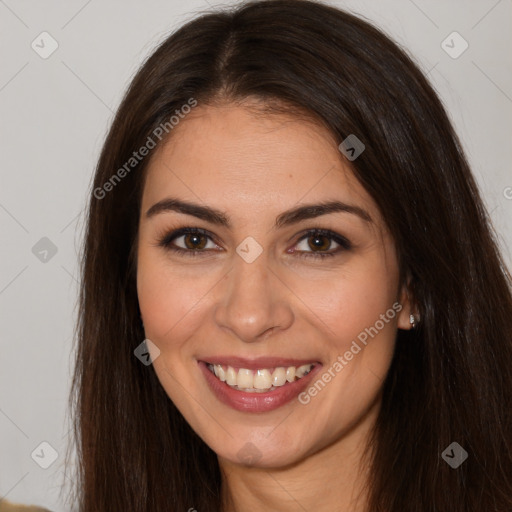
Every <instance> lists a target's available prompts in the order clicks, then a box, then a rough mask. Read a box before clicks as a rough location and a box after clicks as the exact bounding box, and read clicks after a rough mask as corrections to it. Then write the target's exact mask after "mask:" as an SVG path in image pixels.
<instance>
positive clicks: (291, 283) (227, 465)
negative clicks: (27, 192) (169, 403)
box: [137, 102, 412, 512]
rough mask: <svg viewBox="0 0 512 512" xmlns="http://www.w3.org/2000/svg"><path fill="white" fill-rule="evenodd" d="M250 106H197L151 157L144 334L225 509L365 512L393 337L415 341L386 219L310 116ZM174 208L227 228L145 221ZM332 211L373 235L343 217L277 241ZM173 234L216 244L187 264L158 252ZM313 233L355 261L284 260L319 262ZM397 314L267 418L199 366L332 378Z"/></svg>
mask: <svg viewBox="0 0 512 512" xmlns="http://www.w3.org/2000/svg"><path fill="white" fill-rule="evenodd" d="M249 106H254V105H250V104H249V103H248V102H246V104H241V105H234V104H225V105H221V106H204V105H203V106H201V105H199V106H198V107H196V108H195V109H194V110H193V111H192V113H191V114H189V115H188V116H187V117H186V118H185V119H184V120H182V121H181V122H180V124H179V125H178V126H177V127H175V128H174V130H173V132H172V137H170V138H169V140H168V142H167V143H166V144H165V145H164V146H161V147H160V148H158V149H156V150H155V153H154V154H153V155H152V160H151V162H150V165H149V167H148V170H147V176H146V181H145V184H144V190H143V198H142V207H141V215H140V233H139V240H138V261H137V263H138V266H137V288H138V297H139V304H140V309H141V314H142V318H143V322H144V328H145V332H146V337H147V338H149V339H150V340H151V341H152V342H153V343H154V344H155V346H157V347H158V349H159V350H160V353H159V355H158V357H155V358H154V362H153V367H154V370H155V372H156V374H157V376H158V378H159V380H160V382H161V384H162V386H163V388H164V389H165V391H166V393H167V394H168V396H169V397H170V399H171V400H173V402H174V403H175V404H176V406H177V407H178V409H179V410H180V411H181V413H182V414H183V416H184V417H185V418H186V420H187V421H188V422H189V424H190V425H191V426H192V428H193V429H194V430H195V431H196V432H197V433H198V434H199V435H200V436H201V437H202V439H203V440H204V441H205V442H206V443H207V444H208V445H209V446H210V447H211V448H212V449H213V450H214V451H215V452H216V453H217V455H218V459H219V464H220V467H221V470H222V472H223V497H224V502H225V507H224V508H225V510H228V511H235V510H236V511H241V510H272V511H281V510H290V509H292V508H293V509H294V510H300V509H301V508H300V507H303V509H305V510H315V511H319V512H322V511H327V510H328V511H332V510H337V511H349V510H350V511H351V512H354V511H359V510H360V511H362V510H364V498H365V493H364V488H363V486H364V484H365V482H366V476H367V458H364V455H365V454H366V453H367V451H366V449H365V442H366V440H367V438H368V433H369V431H370V429H371V427H372V426H373V424H374V422H375V419H376V416H377V413H378V410H379V406H380V400H381V389H382V384H383V379H384V378H385V376H386V373H387V371H388V369H389V365H390V362H391V357H392V352H393V348H394V344H395V338H396V333H397V329H398V328H401V329H409V328H410V324H409V314H410V313H411V312H412V311H411V304H410V303H409V301H408V299H407V291H406V290H405V289H404V288H400V286H399V268H398V263H397V256H396V253H395V248H394V244H393V240H392V238H391V236H390V234H389V233H388V230H387V228H386V225H385V222H384V220H383V219H382V217H381V215H380V213H379V211H378V209H377V206H376V204H375V202H374V201H373V200H372V198H371V197H370V196H369V195H368V194H367V192H366V191H365V190H364V188H363V187H362V186H361V185H360V184H359V182H358V181H357V180H356V179H355V177H354V175H353V173H352V171H351V170H350V166H349V162H348V161H347V160H345V159H344V157H343V156H342V154H341V153H340V151H339V150H338V148H337V143H336V141H335V140H334V139H333V137H332V136H331V135H330V133H329V132H328V131H327V130H326V129H325V128H324V127H321V126H318V125H316V124H314V123H313V122H308V121H305V120H304V119H299V118H293V117H290V116H285V115H283V114H279V115H277V114H272V115H261V113H260V114H259V115H257V114H256V113H255V111H254V109H250V108H248V107H249ZM338 143H339V142H338ZM170 196H172V197H174V198H178V199H181V200H187V201H192V202H195V203H199V204H202V205H207V206H210V207H214V208H216V209H218V210H221V211H222V212H224V213H225V215H227V216H229V218H230V220H231V222H232V228H231V229H227V228H226V227H222V226H218V225H215V224H211V223H209V222H207V221H205V220H201V219H198V218H196V217H194V216H191V215H186V214H183V213H178V212H175V211H166V212H161V213H158V214H156V215H153V216H150V217H147V216H146V212H147V211H148V210H149V209H150V207H151V206H152V205H154V204H155V203H157V202H159V201H161V200H162V199H164V198H166V197H170ZM327 200H340V201H343V202H346V203H349V204H351V205H356V206H358V207H359V208H362V209H364V210H365V211H366V212H367V213H368V214H369V216H370V217H371V222H367V221H365V220H363V219H361V218H360V217H358V216H357V215H354V214H351V213H346V212H336V213H330V214H327V215H323V216H320V217H317V218H313V219H308V220H303V221H301V222H299V223H298V224H296V225H291V226H287V227H282V228H277V229H275V228H273V226H274V222H275V218H276V217H277V216H278V215H279V214H281V213H282V212H284V211H285V210H288V209H290V208H294V207H297V206H298V205H302V204H306V203H307V204H309V203H320V202H322V201H327ZM181 227H193V228H203V229H205V230H207V231H209V232H210V233H211V234H212V238H213V239H211V238H208V237H206V238H203V237H201V236H200V238H199V245H200V246H201V247H204V248H203V249H202V250H203V253H201V254H199V255H197V256H195V257H194V256H188V255H186V254H185V255H181V254H176V253H173V252H172V251H170V250H169V249H166V248H164V247H162V246H160V245H159V240H160V239H161V238H162V237H163V236H164V235H165V234H167V233H169V232H172V231H173V230H175V229H178V228H181ZM312 228H322V229H328V230H332V231H334V232H335V233H338V234H340V235H342V236H344V237H346V238H347V239H348V240H350V242H351V244H352V248H351V249H349V250H342V251H341V252H339V253H337V254H336V255H335V256H333V257H325V258H319V257H316V258H315V257H301V256H300V253H298V252H295V253H294V252H287V250H289V249H293V248H295V250H296V251H303V252H308V254H310V255H311V254H313V255H314V254H315V250H316V251H319V249H317V248H316V247H315V246H314V245H311V244H309V245H308V240H309V241H311V239H312V238H314V237H309V238H307V237H306V238H303V236H304V231H305V230H308V229H312ZM248 236H251V237H253V238H254V239H255V240H256V241H257V242H258V243H259V244H260V246H261V247H262V248H263V252H262V253H261V254H260V256H259V257H258V258H256V260H255V261H253V262H252V263H247V262H246V261H245V260H244V259H242V258H241V257H240V256H239V255H238V254H237V252H236V248H237V246H238V245H239V244H240V243H241V242H242V241H243V240H244V239H245V238H246V237H248ZM192 238H193V235H192ZM186 241H187V236H185V237H183V236H181V237H178V238H176V239H174V241H173V243H174V244H175V245H176V246H178V247H181V248H186V247H194V245H193V244H194V242H195V243H196V244H197V243H198V242H197V240H192V245H191V241H190V235H189V236H188V243H189V245H188V246H187V245H185V243H186ZM321 242H322V243H323V244H324V245H323V246H322V247H323V249H321V250H323V251H324V252H329V251H330V252H333V251H335V250H336V249H337V248H338V247H339V246H338V244H337V243H336V242H335V241H333V240H332V239H330V238H321ZM201 244H203V245H201ZM205 244H206V245H205ZM189 250H190V249H189ZM321 250H320V251H321ZM397 302H399V303H400V304H401V305H402V310H401V311H400V313H398V314H397V315H396V316H395V318H393V319H391V320H389V321H388V322H387V323H385V325H384V327H383V328H382V329H381V330H380V331H379V332H378V334H377V335H376V336H374V337H373V338H369V342H368V344H367V345H366V346H365V347H363V350H361V351H360V352H359V353H357V355H355V356H354V357H353V359H352V360H350V361H349V362H347V364H346V366H344V367H343V370H342V371H339V372H338V373H336V376H335V378H333V379H332V380H331V382H329V383H328V384H327V385H326V386H325V387H324V388H323V389H322V390H321V392H319V393H318V394H317V395H316V396H315V397H313V398H311V400H310V402H309V403H308V404H306V405H303V404H301V403H299V402H298V401H297V400H293V401H292V402H290V403H288V404H286V405H284V406H282V407H280V408H278V409H276V410H274V411H270V412H265V413H247V412H240V411H237V410H234V409H232V408H231V407H229V406H227V405H225V404H223V403H221V402H220V401H219V400H218V399H217V398H216V396H215V395H214V394H213V393H212V392H211V391H210V389H209V387H208V385H207V383H206V381H205V379H204V376H203V374H202V372H201V371H200V369H199V368H198V365H197V360H198V359H202V358H205V357H206V356H208V355H209V356H212V355H236V356H240V357H246V358H254V357H258V356H275V357H293V358H300V359H307V360H311V361H320V362H321V363H322V364H323V365H324V368H325V369H327V368H329V367H330V366H331V365H332V363H333V362H334V361H336V359H337V358H338V356H340V355H343V354H345V353H346V352H347V350H349V349H350V346H351V344H352V341H353V340H355V339H357V336H358V334H360V333H361V332H362V331H364V329H365V328H367V327H370V326H374V325H375V323H376V321H377V320H379V318H381V317H380V315H382V314H384V313H386V311H387V310H389V309H390V308H391V307H392V305H393V304H394V303H397ZM153 354H154V355H155V356H156V355H157V354H156V352H153ZM246 443H251V445H250V446H251V448H252V449H253V450H255V453H256V454H257V456H256V457H255V458H254V459H255V460H254V462H253V463H252V464H245V463H243V462H242V461H241V458H240V457H241V456H240V453H244V452H243V450H244V449H245V450H247V449H248V448H247V447H246V448H243V447H244V446H247V445H246ZM240 450H242V452H240ZM299 505H300V506H299Z"/></svg>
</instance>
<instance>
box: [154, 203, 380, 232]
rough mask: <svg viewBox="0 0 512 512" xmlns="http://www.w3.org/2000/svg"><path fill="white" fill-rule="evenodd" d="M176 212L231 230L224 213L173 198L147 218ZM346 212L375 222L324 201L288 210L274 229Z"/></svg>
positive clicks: (351, 207)
mask: <svg viewBox="0 0 512 512" xmlns="http://www.w3.org/2000/svg"><path fill="white" fill-rule="evenodd" d="M170 211H175V212H178V213H182V214H185V215H191V216H193V217H197V218H198V219H201V220H205V221H207V222H210V223H211V224H216V225H218V226H223V227H226V228H227V229H231V221H230V219H229V217H228V216H227V215H226V214H225V213H224V212H222V211H220V210H217V209H215V208H212V207H210V206H202V205H199V204H197V203H192V202H189V201H183V200H180V199H175V198H172V197H167V198H165V199H162V200H161V201H158V203H155V204H154V205H153V206H152V207H151V208H149V210H148V211H147V212H146V217H147V218H151V217H154V216H155V215H157V214H159V213H165V212H170ZM337 212H344V213H350V214H352V215H357V216H358V217H360V218H361V219H362V220H364V221H365V222H367V223H372V222H373V220H372V218H371V217H370V215H369V213H368V212H367V211H366V210H364V209H362V208H360V207H359V206H355V205H351V204H347V203H343V202H341V201H324V202H322V203H318V204H306V205H301V206H298V207H296V208H292V209H290V210H287V211H285V212H283V213H281V214H280V215H278V217H277V218H276V221H275V225H274V229H275V228H281V227H285V226H290V225H293V224H297V223H299V222H301V221H303V220H307V219H313V218H316V217H320V216H322V215H327V214H329V213H337Z"/></svg>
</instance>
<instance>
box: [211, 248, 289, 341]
mask: <svg viewBox="0 0 512 512" xmlns="http://www.w3.org/2000/svg"><path fill="white" fill-rule="evenodd" d="M264 255H265V253H263V254H262V255H260V256H259V257H258V258H257V259H256V261H253V262H252V263H247V262H246V261H244V260H243V259H242V258H240V257H238V256H236V257H235V261H234V264H233V267H232V269H231V271H230V272H229V273H228V274H227V276H226V278H225V280H224V288H223V289H222V290H221V296H220V297H221V298H220V301H219V304H218V305H217V307H216V310H215V320H216V322H217V325H219V327H221V328H222V329H227V330H229V331H231V332H232V333H233V334H234V335H235V336H236V337H237V338H239V339H241V340H242V341H244V342H246V343H251V342H256V341H262V340H264V339H266V338H267V337H268V336H269V335H270V334H275V333H276V332H277V331H279V330H285V329H288V328H289V327H290V326H291V325H292V323H293V319H294V315H293V311H292V308H291V304H290V296H291V294H292V292H291V291H290V290H289V289H288V288H287V287H286V285H285V284H284V283H283V282H282V281H281V279H280V278H279V277H278V276H277V275H276V273H275V272H274V271H273V270H271V268H270V267H269V265H268V262H267V259H266V258H265V256H264Z"/></svg>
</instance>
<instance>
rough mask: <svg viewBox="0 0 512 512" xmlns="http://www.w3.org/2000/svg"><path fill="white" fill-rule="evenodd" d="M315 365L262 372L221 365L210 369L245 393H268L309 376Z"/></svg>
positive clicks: (210, 366)
mask: <svg viewBox="0 0 512 512" xmlns="http://www.w3.org/2000/svg"><path fill="white" fill-rule="evenodd" d="M313 366H314V364H313V363H310V364H304V365H302V366H299V367H298V368H297V367H295V366H288V367H287V368H285V367H284V366H280V367H278V368H275V369H274V370H272V369H270V370H269V369H266V368H262V369H261V370H260V369H258V370H254V371H253V370H248V369H247V368H238V369H236V368H233V367H232V366H225V367H223V366H222V365H220V364H213V365H212V364H210V365H208V368H209V369H210V370H211V371H212V372H213V373H214V374H215V375H216V376H217V377H218V378H219V379H220V380H221V381H222V382H225V383H226V384H228V385H229V386H232V387H237V388H238V389H243V390H244V391H254V392H257V391H268V390H270V389H275V388H276V387H279V386H283V385H284V384H285V383H286V382H293V381H294V380H297V379H300V378H301V377H304V375H307V374H308V373H309V372H310V371H311V369H312V368H313Z"/></svg>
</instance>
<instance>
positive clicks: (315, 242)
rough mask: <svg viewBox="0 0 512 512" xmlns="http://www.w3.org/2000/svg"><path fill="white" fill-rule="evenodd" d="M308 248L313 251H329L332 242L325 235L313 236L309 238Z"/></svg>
mask: <svg viewBox="0 0 512 512" xmlns="http://www.w3.org/2000/svg"><path fill="white" fill-rule="evenodd" d="M307 240H308V247H309V248H310V249H312V250H313V251H316V250H317V249H318V250H320V251H327V250H328V249H329V248H330V245H331V242H332V240H330V239H329V238H328V237H326V236H325V235H311V236H309V237H308V239H307Z"/></svg>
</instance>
